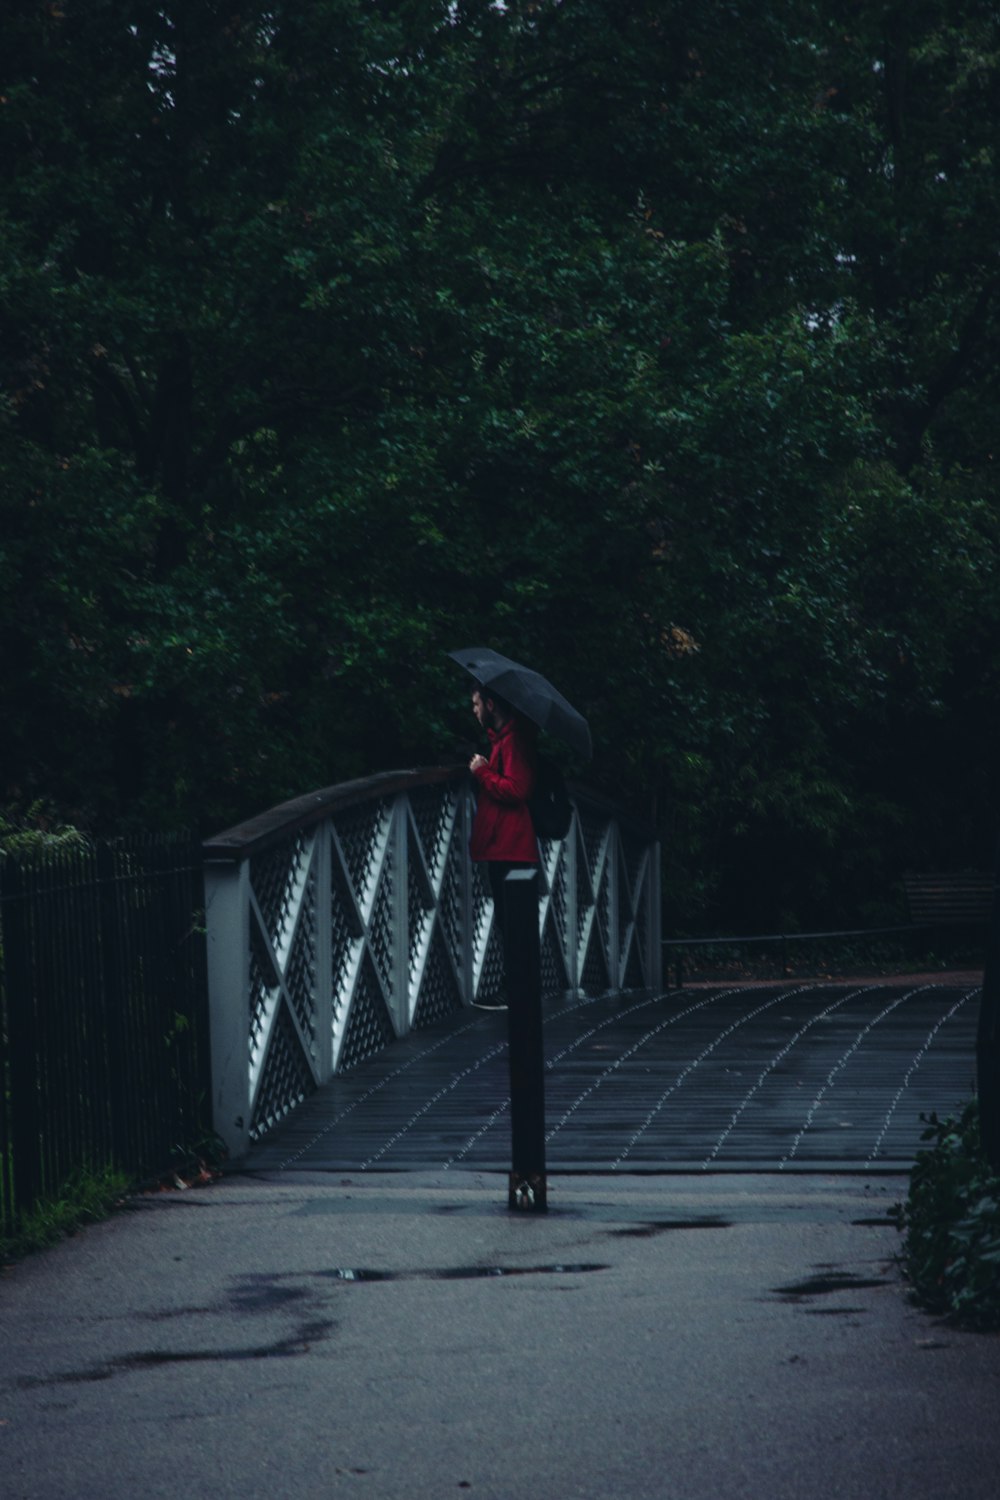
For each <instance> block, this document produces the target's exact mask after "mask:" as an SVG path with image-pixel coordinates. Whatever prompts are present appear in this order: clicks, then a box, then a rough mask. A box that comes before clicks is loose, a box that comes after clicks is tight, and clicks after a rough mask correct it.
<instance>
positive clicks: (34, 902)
mask: <svg viewBox="0 0 1000 1500" xmlns="http://www.w3.org/2000/svg"><path fill="white" fill-rule="evenodd" d="M201 870H202V866H201V848H200V845H198V844H196V843H193V842H191V841H190V840H188V839H177V838H165V839H155V840H154V839H148V840H143V841H134V842H121V843H114V844H98V845H93V846H91V845H88V846H86V847H82V848H73V849H69V850H54V851H43V852H40V853H32V854H30V855H18V856H15V855H12V854H3V855H0V951H2V970H0V974H2V979H0V1086H2V1095H0V1152H2V1170H0V1228H4V1229H7V1230H9V1229H10V1228H11V1227H12V1226H13V1225H14V1223H15V1220H16V1218H17V1216H18V1215H19V1214H22V1213H24V1212H25V1211H26V1210H27V1209H29V1208H30V1207H31V1206H32V1204H34V1203H35V1202H37V1201H38V1199H39V1198H41V1197H44V1196H49V1195H56V1194H58V1193H59V1191H60V1189H61V1188H62V1186H63V1185H64V1184H65V1183H66V1182H67V1180H68V1179H70V1178H71V1177H72V1176H73V1174H74V1173H75V1172H78V1171H80V1170H81V1169H89V1170H101V1169H103V1168H105V1167H115V1168H118V1169H120V1170H121V1171H124V1172H126V1173H128V1174H130V1175H132V1176H141V1175H143V1174H146V1173H154V1172H159V1171H161V1170H163V1169H164V1168H165V1167H166V1166H167V1165H168V1164H169V1163H170V1162H171V1159H172V1157H173V1156H174V1154H175V1152H176V1151H177V1149H178V1148H187V1147H190V1146H192V1145H193V1144H194V1143H195V1142H196V1141H197V1140H198V1139H199V1137H200V1136H201V1135H202V1134H203V1133H204V1132H205V1130H206V1120H207V1119H208V1116H209V1112H210V1111H209V1079H208V1064H209V1041H208V1036H209V1031H208V1004H207V993H206V981H205V935H204V923H203V911H202V908H203V905H204V895H203V887H202V874H201Z"/></svg>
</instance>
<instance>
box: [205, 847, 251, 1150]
mask: <svg viewBox="0 0 1000 1500" xmlns="http://www.w3.org/2000/svg"><path fill="white" fill-rule="evenodd" d="M205 927H206V930H207V945H208V993H209V995H210V997H211V1016H210V1021H211V1025H210V1035H211V1046H212V1127H213V1129H214V1130H215V1133H216V1134H217V1135H218V1136H220V1137H221V1138H222V1140H223V1141H224V1142H225V1146H226V1149H227V1151H228V1152H229V1155H230V1157H231V1158H232V1159H234V1160H236V1159H238V1158H240V1157H242V1156H245V1155H246V1153H247V1150H248V1149H249V1146H250V1125H251V1120H250V1063H249V1047H250V1022H249V1014H248V1009H247V1007H248V1003H249V1002H248V997H249V994H250V866H249V862H248V861H247V860H245V859H243V860H238V861H236V862H232V863H230V862H229V861H226V862H223V861H219V862H209V863H207V864H206V865H205Z"/></svg>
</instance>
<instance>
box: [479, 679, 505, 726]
mask: <svg viewBox="0 0 1000 1500" xmlns="http://www.w3.org/2000/svg"><path fill="white" fill-rule="evenodd" d="M473 692H476V693H478V694H479V696H480V698H482V700H483V702H484V703H485V702H486V701H487V700H489V702H490V703H492V704H493V705H494V706H495V707H496V708H498V709H499V710H500V712H501V713H502V714H503V715H504V717H505V718H508V719H509V718H510V716H511V714H512V713H513V712H514V707H513V704H511V703H508V701H507V699H506V698H503V697H501V695H500V694H499V693H498V692H496V691H495V690H494V689H493V688H491V687H487V686H486V684H485V683H483V682H476V683H474V684H473Z"/></svg>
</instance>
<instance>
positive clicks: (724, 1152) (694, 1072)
mask: <svg viewBox="0 0 1000 1500" xmlns="http://www.w3.org/2000/svg"><path fill="white" fill-rule="evenodd" d="M979 995H980V989H979V984H978V982H976V979H975V976H969V978H968V980H967V981H965V980H960V981H958V982H956V981H955V980H954V978H951V979H949V980H948V981H946V982H938V981H935V980H933V979H931V980H928V979H926V978H924V979H913V980H910V981H903V980H892V981H886V980H871V981H859V982H856V983H851V984H847V983H841V982H838V983H819V982H815V981H810V982H808V983H796V982H785V983H780V984H772V985H763V986H760V985H744V986H736V987H723V986H714V987H711V988H697V987H695V988H688V989H684V990H671V991H667V992H666V993H663V994H658V995H635V994H633V995H625V996H613V997H606V996H605V997H601V998H598V999H593V1000H590V999H588V1000H583V1001H580V1002H576V1003H567V1002H565V1001H552V1000H550V1001H547V1002H546V1006H545V1056H546V1067H547V1071H546V1126H547V1134H548V1144H547V1155H548V1165H549V1169H550V1170H551V1171H554V1172H559V1171H600V1172H614V1171H625V1172H627V1171H638V1172H669V1171H684V1172H690V1171H698V1170H706V1171H729V1172H731V1171H746V1170H752V1171H792V1172H793V1171H796V1170H799V1171H802V1170H809V1171H814V1172H815V1171H833V1170H837V1171H843V1170H851V1171H857V1170H871V1171H886V1170H890V1171H895V1172H899V1171H903V1170H905V1169H906V1168H907V1167H908V1166H909V1164H910V1163H911V1162H912V1160H913V1157H914V1155H915V1153H916V1151H917V1149H918V1148H919V1144H920V1133H921V1130H922V1129H923V1128H924V1127H923V1125H922V1124H921V1120H920V1115H921V1113H928V1112H930V1111H932V1110H934V1111H937V1112H938V1114H946V1113H948V1112H951V1111H954V1110H955V1109H956V1107H958V1106H960V1105H961V1104H962V1103H964V1102H965V1100H966V1099H968V1098H969V1096H970V1094H971V1093H972V1092H973V1091H974V1083H975V1034H976V1021H977V1016H978V1009H979V1003H978V1002H979ZM506 1025H507V1022H506V1015H505V1014H504V1013H489V1012H483V1011H477V1010H473V1011H462V1012H461V1013H460V1014H458V1015H457V1016H453V1017H451V1018H449V1020H447V1021H446V1022H443V1023H440V1024H439V1025H438V1026H436V1027H435V1028H434V1029H428V1030H426V1031H421V1032H417V1033H414V1034H411V1035H410V1036H409V1037H407V1038H405V1039H404V1040H403V1041H401V1042H397V1043H395V1044H393V1045H392V1046H390V1047H388V1048H387V1049H386V1050H385V1051H384V1052H382V1053H380V1054H379V1055H378V1056H376V1057H374V1058H372V1059H370V1060H369V1061H368V1062H366V1063H364V1064H362V1065H361V1066H360V1067H358V1068H356V1069H355V1070H353V1071H352V1072H350V1073H346V1074H340V1075H338V1076H337V1077H336V1078H335V1079H334V1080H333V1082H332V1083H330V1084H329V1085H327V1086H326V1087H325V1088H324V1089H321V1090H320V1091H319V1092H317V1093H316V1094H314V1095H313V1096H312V1097H311V1098H310V1099H308V1100H307V1101H306V1103H305V1104H304V1105H303V1106H302V1107H301V1108H300V1109H299V1110H298V1111H297V1112H296V1113H295V1114H293V1115H291V1116H290V1117H289V1118H288V1119H287V1120H286V1121H284V1122H283V1123H282V1124H281V1125H280V1126H279V1127H278V1128H277V1129H276V1130H274V1131H273V1132H272V1133H271V1134H270V1135H268V1136H266V1137H265V1138H264V1139H263V1140H262V1141H261V1142H259V1143H258V1144H257V1145H256V1146H255V1147H254V1148H253V1150H252V1152H251V1154H250V1157H249V1158H248V1160H247V1163H246V1165H247V1167H248V1168H249V1169H250V1170H251V1171H261V1172H272V1171H278V1170H281V1171H286V1172H288V1171H295V1170H310V1171H317V1170H319V1171H338V1172H352V1173H353V1172H361V1171H405V1170H413V1169H418V1168H419V1169H432V1170H434V1169H441V1168H474V1169H482V1170H506V1169H507V1167H508V1165H509V1144H510V1127H509V1114H508V1108H507V1058H506Z"/></svg>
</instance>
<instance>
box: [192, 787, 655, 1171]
mask: <svg viewBox="0 0 1000 1500" xmlns="http://www.w3.org/2000/svg"><path fill="white" fill-rule="evenodd" d="M573 801H574V815H573V824H572V827H571V830H570V833H569V834H568V836H567V837H566V838H565V839H564V840H562V841H561V842H559V843H543V844H542V846H541V853H542V866H541V902H540V914H539V920H540V936H541V952H542V988H543V991H544V992H546V993H548V994H555V993H563V994H566V995H568V996H576V995H580V994H582V993H587V994H599V993H603V992H605V991H619V990H631V989H653V988H658V987H659V985H660V977H661V976H660V932H659V927H660V918H659V912H660V899H659V851H658V847H657V845H656V843H655V841H654V838H653V835H652V833H651V832H650V831H649V830H648V829H645V828H643V827H642V825H641V824H639V823H637V822H635V821H633V820H631V819H630V818H629V817H628V816H627V815H626V814H624V813H623V812H621V810H619V809H616V808H614V807H613V806H612V805H611V804H608V803H605V802H603V801H601V800H599V799H597V798H593V797H591V796H589V795H586V794H584V793H582V792H581V793H578V794H577V795H575V796H574V799H573ZM472 810H473V801H472V791H471V786H470V782H469V778H468V777H467V776H466V774H465V772H464V770H463V769H461V768H434V769H430V770H420V771H401V772H387V773H385V774H383V775H380V776H373V777H369V778H367V779H366V780H364V781H357V782H348V783H345V784H343V785H341V786H335V787H331V788H328V789H327V790H326V791H322V792H316V793H313V794H310V795H308V796H305V797H300V798H297V799H296V800H295V801H293V802H287V803H284V804H282V805H281V806H280V807H276V808H273V809H271V811H270V812H266V813H263V814H261V816H260V817H257V818H254V819H252V820H251V821H250V822H248V823H244V824H241V825H240V826H239V827H237V828H232V829H229V830H228V831H227V832H225V833H221V834H218V835H217V836H216V837H215V838H212V839H209V840H208V841H207V842H206V843H205V845H204V853H205V897H206V921H207V927H208V975H209V1003H210V1008H211V1024H212V1095H213V1098H212V1111H213V1121H214V1126H215V1129H216V1131H217V1132H218V1134H219V1135H220V1136H221V1137H222V1139H223V1140H224V1141H225V1143H226V1146H227V1147H228V1149H229V1152H230V1155H231V1156H232V1157H234V1158H236V1157H240V1156H242V1155H244V1154H245V1152H246V1150H247V1149H248V1147H249V1144H250V1142H251V1141H254V1140H257V1139H259V1138H260V1137H261V1136H263V1135H265V1134H266V1133H267V1131H269V1130H270V1129H272V1128H273V1127H274V1126H275V1125H276V1124H277V1123H278V1122H279V1121H280V1120H282V1119H284V1118H285V1116H286V1115H287V1114H288V1113H289V1112H290V1111H291V1110H293V1109H294V1108H295V1107H296V1106H297V1105H298V1104H300V1103H301V1102H302V1100H303V1099H305V1097H306V1096H307V1095H308V1094H310V1093H311V1092H312V1091H313V1089H315V1088H316V1087H318V1086H319V1085H320V1084H322V1083H325V1082H326V1081H327V1080H328V1079H329V1078H331V1077H332V1076H333V1074H334V1073H337V1072H340V1071H343V1070H345V1069H348V1068H351V1067H354V1066H355V1065H356V1064H357V1063H359V1062H361V1061H362V1060H363V1059H364V1058H366V1057H369V1056H371V1055H372V1053H374V1052H377V1051H378V1050H379V1049H380V1048H382V1047H384V1046H385V1045H386V1044H387V1043H389V1042H391V1041H392V1040H393V1039H394V1038H395V1037H400V1036H405V1035H406V1033H407V1032H409V1031H411V1030H413V1029H417V1028H420V1027H425V1026H431V1025H433V1024H434V1023H435V1022H436V1021H439V1020H441V1019H442V1018H443V1017H445V1016H447V1015H449V1014H451V1013H452V1012H455V1011H459V1010H461V1008H462V1007H463V1006H467V1005H470V1004H472V1002H473V1001H474V1000H477V999H486V998H488V997H489V996H490V995H491V994H492V993H494V992H495V991H496V989H497V988H498V986H499V983H500V979H501V967H502V963H501V955H500V941H499V934H498V933H497V932H495V930H494V923H493V903H492V900H491V899H490V894H489V887H488V882H487V881H486V880H485V879H484V878H483V875H482V873H481V871H480V869H479V867H478V866H476V865H473V864H472V863H471V862H470V860H469V856H468V836H469V828H470V823H471V817H472Z"/></svg>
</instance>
